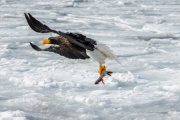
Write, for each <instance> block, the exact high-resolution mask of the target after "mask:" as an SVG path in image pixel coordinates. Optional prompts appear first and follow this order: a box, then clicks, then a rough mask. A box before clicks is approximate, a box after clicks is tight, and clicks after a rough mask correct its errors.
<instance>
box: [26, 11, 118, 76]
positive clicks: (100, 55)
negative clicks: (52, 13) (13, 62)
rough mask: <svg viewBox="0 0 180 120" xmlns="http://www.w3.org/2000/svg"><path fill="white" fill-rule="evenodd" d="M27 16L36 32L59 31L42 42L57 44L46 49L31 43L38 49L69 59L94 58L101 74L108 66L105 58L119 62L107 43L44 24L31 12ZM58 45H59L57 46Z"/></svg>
mask: <svg viewBox="0 0 180 120" xmlns="http://www.w3.org/2000/svg"><path fill="white" fill-rule="evenodd" d="M24 15H25V18H26V20H27V22H28V24H29V26H30V27H31V28H32V29H33V30H34V31H36V32H40V33H49V32H53V33H57V34H58V35H59V36H57V37H50V38H48V39H44V40H43V41H42V44H43V45H44V44H55V45H56V46H53V45H52V46H50V47H48V48H46V49H41V48H39V47H37V46H36V45H34V44H32V43H30V45H31V47H32V48H33V49H34V50H36V51H49V52H54V53H57V54H60V55H62V56H64V57H67V58H69V59H88V58H89V57H90V58H92V59H94V60H95V61H97V62H98V63H99V71H98V72H99V74H100V75H101V72H102V70H104V69H105V68H106V67H105V65H102V64H105V61H104V60H105V59H106V58H109V59H111V60H115V61H117V62H118V63H119V64H120V62H119V60H118V58H117V56H116V55H114V54H113V53H112V51H111V50H110V49H109V48H108V47H107V46H106V45H105V44H101V43H99V42H97V41H96V40H93V39H91V38H88V37H86V36H84V35H82V34H80V33H72V32H66V33H65V32H62V31H56V30H53V29H50V28H49V27H48V26H46V25H44V24H42V23H41V22H39V21H38V20H36V19H35V18H34V17H33V16H32V15H31V14H30V13H28V14H26V13H24ZM57 45H58V46H57Z"/></svg>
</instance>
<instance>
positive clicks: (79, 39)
mask: <svg viewBox="0 0 180 120" xmlns="http://www.w3.org/2000/svg"><path fill="white" fill-rule="evenodd" d="M24 15H25V18H26V20H27V22H28V24H29V26H30V27H31V28H32V29H33V30H34V31H36V32H40V33H49V32H54V33H57V34H59V35H61V36H63V37H64V38H66V39H67V40H68V41H69V42H71V43H73V44H75V45H78V46H80V47H82V48H85V49H88V50H90V51H93V50H94V45H96V44H97V43H96V41H95V40H93V39H91V38H87V37H86V36H84V35H82V34H79V33H69V32H67V33H64V32H61V31H56V30H52V29H50V28H49V27H48V26H46V25H44V24H42V23H41V22H40V21H38V20H36V19H35V18H34V17H33V16H32V15H31V14H30V13H28V15H29V16H28V15H27V14H26V13H24Z"/></svg>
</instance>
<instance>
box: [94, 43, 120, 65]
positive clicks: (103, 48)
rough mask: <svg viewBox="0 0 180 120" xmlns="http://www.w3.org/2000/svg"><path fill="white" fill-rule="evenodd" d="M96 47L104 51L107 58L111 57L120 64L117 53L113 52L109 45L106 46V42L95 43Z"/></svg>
mask: <svg viewBox="0 0 180 120" xmlns="http://www.w3.org/2000/svg"><path fill="white" fill-rule="evenodd" d="M95 47H96V48H97V49H98V50H99V51H100V52H101V53H103V54H104V55H105V56H106V57H107V58H109V59H111V60H115V61H116V62H118V63H119V64H121V63H120V62H119V60H118V57H117V56H116V55H114V54H113V52H112V51H111V50H110V49H109V47H108V46H106V45H105V44H97V45H95Z"/></svg>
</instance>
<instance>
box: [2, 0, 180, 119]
mask: <svg viewBox="0 0 180 120" xmlns="http://www.w3.org/2000/svg"><path fill="white" fill-rule="evenodd" d="M28 12H29V13H31V14H32V15H33V16H34V17H36V18H37V19H38V20H40V21H41V22H43V23H44V24H47V25H48V26H49V27H50V28H53V29H56V30H63V31H70V32H80V33H83V34H85V35H86V36H88V37H90V38H93V39H95V40H98V41H99V42H101V43H104V44H106V45H108V46H109V47H110V48H111V50H113V52H114V53H115V54H116V55H117V56H118V58H119V61H120V62H121V64H122V65H119V64H117V63H116V62H115V61H110V60H107V61H106V66H107V70H109V71H113V72H114V73H113V74H112V76H111V77H110V76H106V77H105V78H104V82H105V85H103V84H98V85H95V84H94V82H95V81H96V80H97V78H98V77H99V75H98V63H97V62H95V61H93V60H91V59H89V60H70V59H67V58H64V57H62V56H59V55H58V54H55V53H51V52H36V51H34V50H33V49H32V48H31V47H30V45H29V42H33V43H34V44H36V45H38V46H40V47H41V48H46V47H48V46H49V45H45V46H42V45H41V41H42V40H43V39H44V38H48V37H50V36H57V35H56V34H54V33H46V34H41V33H36V32H34V31H33V30H32V29H31V28H30V27H29V26H28V24H27V22H26V20H25V17H24V13H28ZM179 12H180V1H179V0H171V1H168V0H146V1H145V0H60V1H58V0H57V1H53V0H30V1H25V0H0V48H1V49H0V120H60V119H66V120H72V119H73V120H74V119H83V120H84V119H93V120H104V119H107V120H117V119H120V120H179V119H180V32H179V31H180V14H179Z"/></svg>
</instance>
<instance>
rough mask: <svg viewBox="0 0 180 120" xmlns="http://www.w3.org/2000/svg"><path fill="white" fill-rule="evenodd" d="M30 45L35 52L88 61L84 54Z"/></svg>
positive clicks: (59, 48) (52, 47) (58, 48)
mask: <svg viewBox="0 0 180 120" xmlns="http://www.w3.org/2000/svg"><path fill="white" fill-rule="evenodd" d="M30 45H31V47H32V48H33V49H34V50H36V51H49V52H55V53H57V54H59V55H62V56H64V57H67V58H70V59H88V58H89V56H87V55H86V53H84V52H79V51H73V50H68V49H63V48H61V47H55V46H50V47H48V48H45V49H41V48H39V47H38V46H36V45H34V44H32V43H31V42H30Z"/></svg>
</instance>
